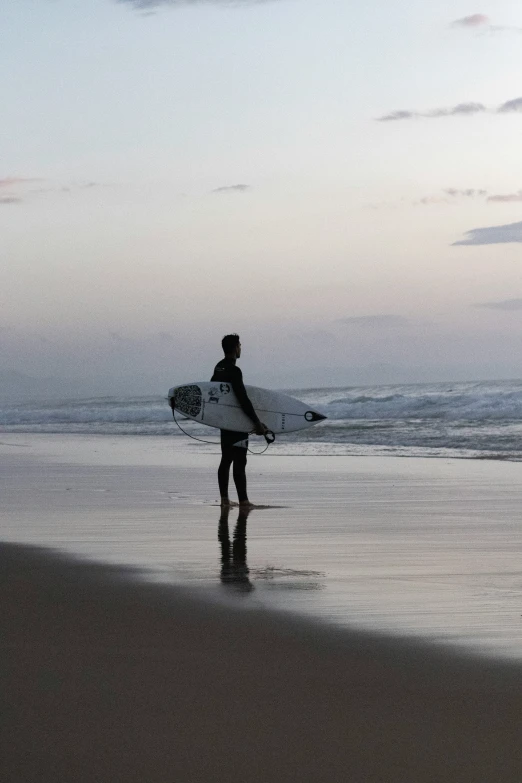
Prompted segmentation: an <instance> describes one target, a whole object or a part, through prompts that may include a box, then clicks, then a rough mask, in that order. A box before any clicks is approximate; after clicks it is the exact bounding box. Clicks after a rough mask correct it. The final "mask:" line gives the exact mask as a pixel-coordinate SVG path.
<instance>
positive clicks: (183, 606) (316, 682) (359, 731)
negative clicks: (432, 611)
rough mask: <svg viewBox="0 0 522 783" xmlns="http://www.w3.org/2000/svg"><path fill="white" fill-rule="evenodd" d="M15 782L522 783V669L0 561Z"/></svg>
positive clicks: (67, 569)
mask: <svg viewBox="0 0 522 783" xmlns="http://www.w3.org/2000/svg"><path fill="white" fill-rule="evenodd" d="M0 581H1V583H2V593H3V596H4V598H5V600H4V601H3V602H2V608H1V616H2V634H1V641H0V651H1V656H2V659H3V660H2V666H1V667H0V670H1V671H2V672H3V675H2V679H3V685H4V688H3V690H4V700H5V704H6V707H7V710H6V713H5V714H4V727H5V728H4V731H3V735H4V737H3V739H4V743H3V744H4V745H5V750H4V753H3V754H2V755H3V758H2V761H1V762H0V764H1V765H2V767H3V777H2V779H3V781H5V783H19V781H21V780H23V781H24V783H33V782H34V783H37V781H38V783H51V781H53V783H54V781H56V780H64V781H65V780H74V781H75V783H94V782H95V781H96V782H97V783H113V782H114V781H115V780H125V781H126V783H127V782H128V783H145V781H146V783H165V781H166V780H179V781H183V783H199V781H205V783H214V782H215V783H224V782H225V781H227V780H230V779H231V777H233V778H234V779H235V778H237V779H241V780H243V781H246V782H248V783H266V781H268V780H283V779H284V780H288V781H292V782H293V781H295V783H303V781H306V782H308V783H322V782H323V781H324V782H325V783H326V781H328V783H331V781H334V780H335V781H337V780H339V781H341V780H350V781H361V783H363V782H364V783H373V782H374V781H375V783H377V781H383V780H385V781H386V783H424V782H426V783H427V782H428V781H430V782H432V781H433V783H435V781H440V780H451V781H452V783H468V782H469V783H471V781H477V780H485V779H488V780H495V781H498V783H519V781H520V779H521V777H522V746H521V744H520V741H519V740H520V736H519V734H520V730H519V716H520V709H521V708H522V666H520V665H517V664H510V663H500V662H499V661H491V660H477V659H476V658H474V657H468V656H462V655H458V654H455V653H452V652H449V651H442V650H435V649H433V648H431V647H430V645H429V644H416V643H413V642H409V641H408V642H404V641H402V640H398V639H393V638H389V639H382V638H377V637H376V636H375V635H372V634H367V633H364V632H359V631H347V630H343V629H335V628H326V627H324V626H320V625H318V624H314V623H312V622H309V621H307V620H305V619H298V618H282V617H278V616H276V615H274V614H271V613H270V612H267V611H265V610H262V609H254V610H249V611H244V610H242V609H241V608H239V607H237V608H234V607H230V606H228V607H225V606H220V605H217V604H216V605H215V604H211V603H209V602H205V601H202V600H201V599H200V598H198V597H197V596H194V595H191V593H190V590H188V589H183V588H181V589H178V588H174V587H168V586H166V585H158V584H150V583H146V582H142V581H137V580H136V579H135V577H134V576H133V573H132V571H129V570H128V569H120V568H115V567H111V566H102V565H98V564H93V563H84V562H80V561H77V560H72V559H70V558H67V557H65V556H63V555H60V554H56V553H54V554H53V553H48V552H43V551H42V550H41V549H37V548H34V547H20V546H16V545H1V546H0Z"/></svg>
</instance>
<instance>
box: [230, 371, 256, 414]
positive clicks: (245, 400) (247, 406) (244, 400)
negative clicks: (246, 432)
mask: <svg viewBox="0 0 522 783" xmlns="http://www.w3.org/2000/svg"><path fill="white" fill-rule="evenodd" d="M232 378H233V380H231V385H232V389H233V390H234V394H235V395H236V397H237V400H238V402H239V404H240V405H241V407H242V408H243V410H244V412H245V413H246V415H247V416H249V417H250V418H251V419H252V421H253V422H254V424H259V417H258V415H257V413H256V412H255V410H254V406H253V405H252V403H251V402H250V399H249V397H248V394H247V390H246V389H245V384H244V383H243V373H242V372H241V370H240V369H239V367H234V374H233V376H232Z"/></svg>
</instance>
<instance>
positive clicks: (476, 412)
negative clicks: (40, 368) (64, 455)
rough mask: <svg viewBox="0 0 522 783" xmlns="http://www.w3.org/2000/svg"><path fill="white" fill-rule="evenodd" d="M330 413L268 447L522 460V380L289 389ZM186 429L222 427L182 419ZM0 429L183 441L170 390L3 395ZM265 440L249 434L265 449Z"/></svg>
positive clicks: (201, 433) (204, 433) (204, 432)
mask: <svg viewBox="0 0 522 783" xmlns="http://www.w3.org/2000/svg"><path fill="white" fill-rule="evenodd" d="M285 391H286V392H288V393H290V394H293V395H294V396H296V397H298V398H299V399H302V400H303V401H305V402H307V403H309V404H310V406H311V407H313V408H314V409H316V410H318V411H320V412H321V413H323V414H324V415H326V416H327V417H328V418H327V420H326V421H324V422H321V423H320V424H318V425H315V426H313V427H311V428H309V429H308V430H304V431H302V432H300V433H295V434H286V435H284V436H279V437H278V438H277V440H276V443H275V444H274V445H273V446H271V447H270V453H272V454H274V455H277V454H281V455H282V454H289V455H301V454H302V455H303V456H312V455H325V454H331V455H394V456H424V457H458V458H468V459H503V460H513V461H519V460H521V459H522V437H521V436H522V381H518V380H515V381H481V382H467V383H432V384H410V385H389V386H346V387H337V388H322V389H319V388H316V389H285ZM180 424H181V426H182V427H183V429H184V430H185V431H186V432H187V433H189V434H190V435H192V436H194V437H197V438H203V439H204V440H208V441H210V442H211V443H217V440H218V433H217V431H216V430H214V429H212V428H209V427H205V426H202V425H198V424H195V423H193V422H190V421H186V420H183V419H180ZM0 431H1V432H12V433H15V432H19V433H61V434H63V433H74V434H89V435H94V434H104V435H123V436H124V435H132V436H148V437H150V436H159V437H185V438H186V437H187V435H185V434H184V433H183V432H182V431H181V430H180V429H179V428H178V427H177V426H176V424H175V423H174V422H173V419H172V414H171V411H170V409H169V407H168V405H167V400H166V396H165V397H162V396H159V395H158V396H150V397H97V398H88V399H63V400H53V401H45V400H40V401H38V402H24V403H19V404H14V403H12V402H6V403H2V402H1V401H0ZM263 443H264V442H263V441H262V440H257V441H256V439H252V448H253V449H257V450H260V449H262V448H263Z"/></svg>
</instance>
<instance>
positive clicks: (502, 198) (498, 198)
mask: <svg viewBox="0 0 522 783" xmlns="http://www.w3.org/2000/svg"><path fill="white" fill-rule="evenodd" d="M488 201H494V202H497V203H500V204H509V203H511V202H516V201H522V190H518V191H517V192H516V193H495V194H493V195H492V196H488Z"/></svg>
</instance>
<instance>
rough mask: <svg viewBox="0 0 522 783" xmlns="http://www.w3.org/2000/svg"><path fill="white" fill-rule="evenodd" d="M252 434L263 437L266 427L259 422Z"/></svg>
mask: <svg viewBox="0 0 522 783" xmlns="http://www.w3.org/2000/svg"><path fill="white" fill-rule="evenodd" d="M254 432H255V433H256V435H265V434H266V433H267V432H268V427H266V426H265V425H264V424H263V422H262V421H260V422H258V423H257V424H256V426H255V428H254Z"/></svg>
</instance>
